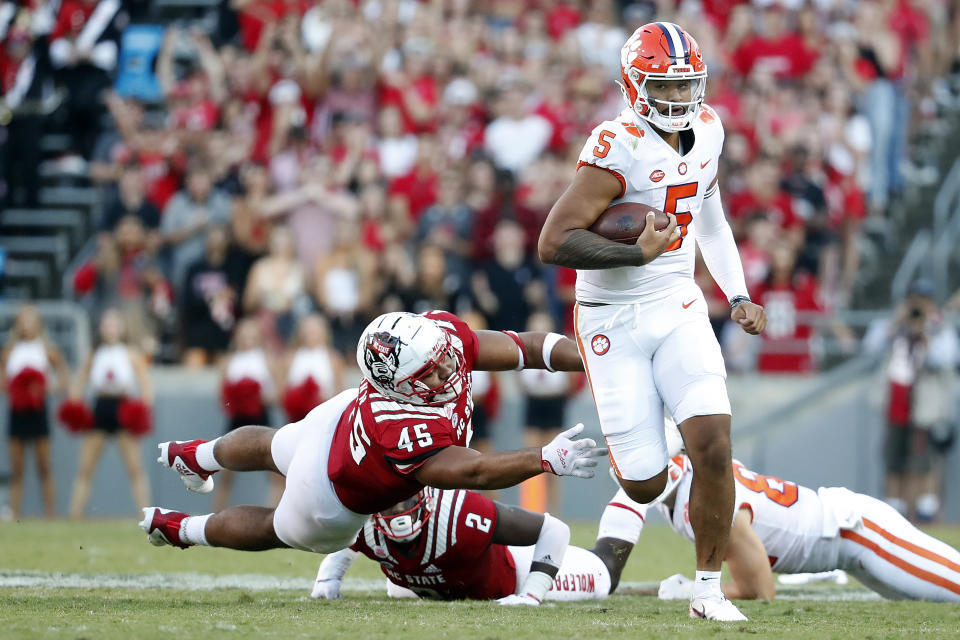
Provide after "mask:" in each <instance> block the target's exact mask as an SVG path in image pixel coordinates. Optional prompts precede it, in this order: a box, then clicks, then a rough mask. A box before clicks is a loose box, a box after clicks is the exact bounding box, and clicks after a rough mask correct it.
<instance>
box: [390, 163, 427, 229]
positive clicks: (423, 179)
mask: <svg viewBox="0 0 960 640" xmlns="http://www.w3.org/2000/svg"><path fill="white" fill-rule="evenodd" d="M437 182H438V178H437V172H436V171H434V170H433V169H421V168H420V167H416V166H415V167H414V168H413V169H411V170H410V172H409V173H407V174H406V175H403V176H400V177H399V178H394V179H393V181H391V182H390V195H391V196H396V195H399V196H403V197H404V198H405V199H406V201H407V207H408V210H409V212H410V217H411V218H412V219H413V220H414V221H417V220H419V219H420V216H421V215H422V214H423V212H424V211H426V209H427V207H429V206H430V205H432V204H433V203H435V202H436V201H437Z"/></svg>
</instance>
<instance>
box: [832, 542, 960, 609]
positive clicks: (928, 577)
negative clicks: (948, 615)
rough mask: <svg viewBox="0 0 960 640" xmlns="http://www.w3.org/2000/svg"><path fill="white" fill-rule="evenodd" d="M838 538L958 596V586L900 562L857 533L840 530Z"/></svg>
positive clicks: (959, 588)
mask: <svg viewBox="0 0 960 640" xmlns="http://www.w3.org/2000/svg"><path fill="white" fill-rule="evenodd" d="M840 537H841V538H846V539H847V540H850V541H852V542H856V543H857V544H859V545H861V546H863V547H866V548H867V549H870V550H871V551H873V552H874V553H875V554H877V555H878V556H880V557H881V558H883V559H884V560H886V561H887V562H889V563H890V564H892V565H894V566H895V567H899V568H900V569H903V570H904V571H906V572H907V573H909V574H910V575H912V576H915V577H917V578H920V579H921V580H926V581H927V582H929V583H931V584H935V585H937V586H938V587H943V588H944V589H946V590H947V591H952V592H953V593H957V594H960V584H956V583H955V582H951V581H949V580H947V579H946V578H943V577H941V576H938V575H937V574H935V573H931V572H929V571H926V570H924V569H921V568H920V567H915V566H914V565H912V564H910V563H909V562H907V561H906V560H902V559H900V558H898V557H897V556H895V555H893V554H892V553H890V552H889V551H887V550H886V549H884V548H883V547H881V546H880V545H878V544H877V543H875V542H873V541H872V540H868V539H866V538H864V537H863V536H861V535H860V534H859V533H854V532H853V531H850V530H849V529H841V530H840Z"/></svg>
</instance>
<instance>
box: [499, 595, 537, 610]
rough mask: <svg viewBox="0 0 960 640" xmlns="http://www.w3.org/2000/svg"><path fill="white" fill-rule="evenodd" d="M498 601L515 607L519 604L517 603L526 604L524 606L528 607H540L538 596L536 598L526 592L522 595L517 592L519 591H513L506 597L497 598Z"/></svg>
mask: <svg viewBox="0 0 960 640" xmlns="http://www.w3.org/2000/svg"><path fill="white" fill-rule="evenodd" d="M497 602H499V603H500V604H501V605H504V606H507V607H515V606H517V605H524V606H527V607H539V606H540V601H539V600H537V599H536V598H534V597H533V596H531V595H526V594H524V595H520V594H517V593H512V594H510V595H509V596H506V597H504V598H500V599H499V600H497Z"/></svg>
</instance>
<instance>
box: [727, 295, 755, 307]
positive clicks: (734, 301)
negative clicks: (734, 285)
mask: <svg viewBox="0 0 960 640" xmlns="http://www.w3.org/2000/svg"><path fill="white" fill-rule="evenodd" d="M744 302H753V300H751V299H750V296H733V298H731V299H730V311H733V310H734V309H736V308H737V307H739V306H740V305H742V304H743V303H744Z"/></svg>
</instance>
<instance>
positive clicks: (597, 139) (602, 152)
mask: <svg viewBox="0 0 960 640" xmlns="http://www.w3.org/2000/svg"><path fill="white" fill-rule="evenodd" d="M634 129H636V127H634ZM634 135H637V134H634V133H631V132H630V131H629V130H627V129H625V128H624V127H622V126H621V125H620V124H618V123H616V122H612V121H608V122H603V123H601V124H599V125H597V127H596V128H595V129H594V130H593V132H591V134H590V137H589V138H587V141H586V142H585V143H584V145H583V149H581V150H580V157H579V158H577V170H579V169H580V167H582V166H584V165H590V166H592V167H597V168H598V169H603V170H605V171H609V172H610V173H611V174H613V176H614V177H615V178H616V179H617V180H619V181H620V195H619V196H617V197H618V198H622V197H623V195H624V194H625V193H626V192H627V180H626V176H627V175H628V174H629V171H630V165H631V164H632V163H633V155H632V154H631V152H630V148H629V146H628V144H629V142H628V140H629V138H630V137H632V136H634ZM637 137H638V138H639V135H637Z"/></svg>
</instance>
